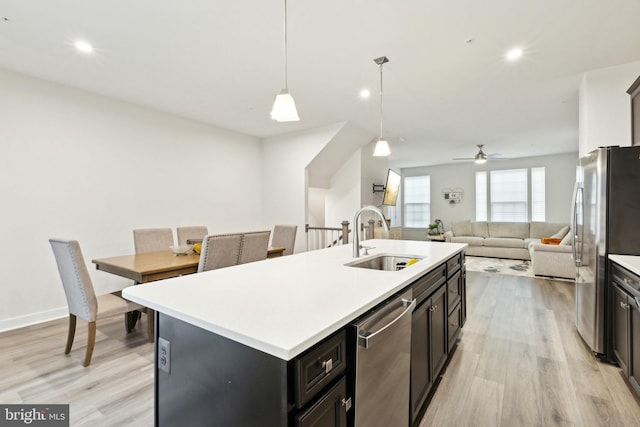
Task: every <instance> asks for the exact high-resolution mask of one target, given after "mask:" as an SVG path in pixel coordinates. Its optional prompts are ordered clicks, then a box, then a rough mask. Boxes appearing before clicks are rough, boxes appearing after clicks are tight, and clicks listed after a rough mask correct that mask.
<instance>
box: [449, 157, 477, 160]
mask: <svg viewBox="0 0 640 427" xmlns="http://www.w3.org/2000/svg"><path fill="white" fill-rule="evenodd" d="M451 160H475V158H473V157H455V158H453V159H451Z"/></svg>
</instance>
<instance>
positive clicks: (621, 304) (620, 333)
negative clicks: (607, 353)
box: [613, 285, 630, 376]
mask: <svg viewBox="0 0 640 427" xmlns="http://www.w3.org/2000/svg"><path fill="white" fill-rule="evenodd" d="M629 308H630V306H629V302H628V299H627V293H626V292H625V291H624V290H623V289H621V288H620V287H619V286H615V285H614V286H613V354H614V356H615V358H616V360H617V362H618V365H619V366H620V368H622V370H623V371H624V374H625V375H627V376H628V375H629V343H628V339H629Z"/></svg>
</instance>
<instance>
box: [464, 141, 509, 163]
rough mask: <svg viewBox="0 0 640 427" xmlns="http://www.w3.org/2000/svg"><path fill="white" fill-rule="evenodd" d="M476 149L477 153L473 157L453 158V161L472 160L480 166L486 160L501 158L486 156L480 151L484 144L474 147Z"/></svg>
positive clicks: (496, 155)
mask: <svg viewBox="0 0 640 427" xmlns="http://www.w3.org/2000/svg"><path fill="white" fill-rule="evenodd" d="M476 147H478V153H477V154H476V155H475V157H458V158H454V159H453V160H473V161H474V162H476V163H478V164H482V163H485V162H486V161H487V160H497V159H502V157H498V156H500V154H486V153H485V152H484V151H482V147H484V144H478V145H476Z"/></svg>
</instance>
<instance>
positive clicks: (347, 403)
mask: <svg viewBox="0 0 640 427" xmlns="http://www.w3.org/2000/svg"><path fill="white" fill-rule="evenodd" d="M340 404H341V405H342V406H344V411H345V412H347V411H348V410H349V409H351V398H350V397H349V398H346V397H343V398H342V400H340Z"/></svg>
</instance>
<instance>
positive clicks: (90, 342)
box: [84, 321, 96, 367]
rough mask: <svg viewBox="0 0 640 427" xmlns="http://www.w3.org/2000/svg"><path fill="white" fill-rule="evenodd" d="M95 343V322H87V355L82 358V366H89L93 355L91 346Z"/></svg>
mask: <svg viewBox="0 0 640 427" xmlns="http://www.w3.org/2000/svg"><path fill="white" fill-rule="evenodd" d="M95 343H96V322H95V321H93V322H89V338H88V340H87V355H86V356H85V358H84V366H85V367H86V366H89V363H91V356H92V355H93V346H94V344H95Z"/></svg>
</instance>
